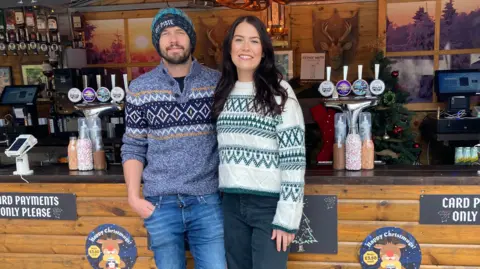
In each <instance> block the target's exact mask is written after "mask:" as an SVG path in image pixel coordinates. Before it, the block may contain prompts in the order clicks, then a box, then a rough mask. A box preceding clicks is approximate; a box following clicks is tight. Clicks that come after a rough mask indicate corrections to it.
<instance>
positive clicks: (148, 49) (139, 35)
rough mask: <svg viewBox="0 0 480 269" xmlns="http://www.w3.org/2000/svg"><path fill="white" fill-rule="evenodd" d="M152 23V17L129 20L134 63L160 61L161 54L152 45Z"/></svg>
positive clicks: (130, 43) (130, 47) (131, 54)
mask: <svg viewBox="0 0 480 269" xmlns="http://www.w3.org/2000/svg"><path fill="white" fill-rule="evenodd" d="M151 24H152V18H141V19H129V20H128V36H129V42H128V43H129V49H130V59H131V62H132V63H146V62H160V56H159V55H158V53H157V51H156V50H155V47H154V46H153V45H152V30H150V25H151Z"/></svg>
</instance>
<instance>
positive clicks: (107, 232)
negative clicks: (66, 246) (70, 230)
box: [85, 224, 137, 269]
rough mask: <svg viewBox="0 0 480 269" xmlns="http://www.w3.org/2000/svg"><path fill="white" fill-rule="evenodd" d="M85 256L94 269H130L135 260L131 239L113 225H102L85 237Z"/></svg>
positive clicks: (133, 245)
mask: <svg viewBox="0 0 480 269" xmlns="http://www.w3.org/2000/svg"><path fill="white" fill-rule="evenodd" d="M85 248H86V254H87V258H88V261H89V262H90V265H91V266H92V267H93V268H94V269H119V268H122V269H132V268H133V265H134V264H135V261H136V260H137V246H136V244H135V240H134V239H133V237H132V236H131V235H130V234H129V233H128V231H126V230H125V229H123V228H122V227H120V226H118V225H115V224H102V225H100V226H98V227H97V228H95V230H93V231H92V232H90V234H89V235H88V237H87V243H86V244H85Z"/></svg>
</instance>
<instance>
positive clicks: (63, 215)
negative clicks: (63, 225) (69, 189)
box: [0, 192, 77, 220]
mask: <svg viewBox="0 0 480 269" xmlns="http://www.w3.org/2000/svg"><path fill="white" fill-rule="evenodd" d="M0 218H1V219H43V220H76V219H77V201H76V197H75V195H74V194H66V193H18V192H15V193H13V192H12V193H8V192H0Z"/></svg>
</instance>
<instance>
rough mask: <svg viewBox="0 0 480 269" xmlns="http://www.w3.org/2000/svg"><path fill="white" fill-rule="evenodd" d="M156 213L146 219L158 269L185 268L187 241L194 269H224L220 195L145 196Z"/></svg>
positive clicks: (150, 247)
mask: <svg viewBox="0 0 480 269" xmlns="http://www.w3.org/2000/svg"><path fill="white" fill-rule="evenodd" d="M145 199H146V200H148V201H150V202H151V203H152V204H153V205H154V206H155V210H154V212H153V213H152V215H151V216H149V217H148V218H146V219H145V220H144V222H145V227H146V228H147V232H148V240H149V243H148V246H149V249H150V250H152V251H153V253H154V258H155V264H156V265H157V268H158V269H185V268H186V259H185V239H186V240H187V241H188V245H189V248H190V252H191V253H192V256H193V258H194V261H195V269H225V268H226V260H225V247H224V240H223V212H222V208H221V198H220V195H219V194H210V195H204V196H188V195H169V196H160V197H146V198H145Z"/></svg>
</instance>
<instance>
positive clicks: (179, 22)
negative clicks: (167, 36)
mask: <svg viewBox="0 0 480 269" xmlns="http://www.w3.org/2000/svg"><path fill="white" fill-rule="evenodd" d="M172 26H178V27H180V28H182V29H183V30H184V31H185V32H186V33H187V35H188V37H189V38H190V45H191V48H192V52H193V51H194V50H195V44H196V42H197V36H196V34H195V28H194V26H193V23H192V20H191V19H190V18H189V17H188V16H187V14H185V13H184V12H183V11H181V10H180V9H177V8H173V7H169V8H165V9H162V10H160V11H159V12H158V13H157V15H155V18H153V21H152V42H153V46H154V47H155V49H156V50H157V52H158V54H160V48H159V45H158V41H159V40H160V34H161V33H162V32H163V30H164V29H165V28H167V27H172Z"/></svg>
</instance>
